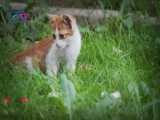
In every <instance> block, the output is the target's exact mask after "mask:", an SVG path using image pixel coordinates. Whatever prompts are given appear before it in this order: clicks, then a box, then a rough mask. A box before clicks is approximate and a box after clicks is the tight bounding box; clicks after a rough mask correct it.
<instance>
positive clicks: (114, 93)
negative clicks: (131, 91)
mask: <svg viewBox="0 0 160 120" xmlns="http://www.w3.org/2000/svg"><path fill="white" fill-rule="evenodd" d="M111 96H112V97H114V98H120V97H121V93H120V92H119V91H115V92H113V93H111Z"/></svg>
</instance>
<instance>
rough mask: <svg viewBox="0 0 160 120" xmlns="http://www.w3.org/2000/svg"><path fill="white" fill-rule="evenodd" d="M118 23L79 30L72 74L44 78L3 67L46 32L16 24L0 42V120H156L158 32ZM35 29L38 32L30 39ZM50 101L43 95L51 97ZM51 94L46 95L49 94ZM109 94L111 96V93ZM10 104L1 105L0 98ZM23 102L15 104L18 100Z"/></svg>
mask: <svg viewBox="0 0 160 120" xmlns="http://www.w3.org/2000/svg"><path fill="white" fill-rule="evenodd" d="M124 21H125V20H124V19H123V18H118V19H116V20H115V19H113V20H110V21H109V22H107V23H106V24H104V25H100V26H97V27H96V28H95V29H90V27H89V26H88V27H81V32H82V38H83V45H82V49H81V54H80V56H79V59H78V63H77V69H76V73H75V74H73V75H70V74H67V73H63V74H60V75H59V76H58V77H55V78H50V77H48V76H46V75H44V74H42V73H41V72H39V71H38V70H35V72H34V73H33V75H32V76H31V75H30V74H28V73H27V72H26V71H25V69H23V67H22V66H13V65H10V64H8V59H9V58H10V56H12V55H14V54H15V53H16V52H18V51H21V50H22V49H24V48H25V47H26V43H28V42H27V41H26V40H25V39H24V37H26V36H27V37H28V36H29V37H31V38H32V37H33V36H32V35H35V34H36V35H37V36H35V37H33V39H39V38H43V37H45V36H47V35H48V34H50V33H51V31H50V28H49V27H48V25H47V24H43V23H40V22H37V21H36V22H34V21H31V22H30V23H28V24H22V25H21V27H20V28H19V29H18V33H17V32H16V33H15V34H14V37H13V35H12V34H10V33H6V34H5V36H4V37H2V38H0V100H1V102H0V119H2V120H14V119H15V120H68V119H70V120H121V119H126V120H159V119H160V85H159V84H160V79H159V77H160V72H159V71H160V56H159V52H160V34H159V33H160V29H158V27H155V26H149V25H145V24H134V25H133V26H131V27H128V26H125V25H124ZM32 25H34V26H38V27H36V29H38V30H39V31H38V32H37V33H35V34H33V31H34V29H32V28H30V30H31V31H29V30H28V27H31V26H32ZM52 91H53V92H55V93H56V96H49V94H50V93H51V92H52ZM53 92H52V93H53ZM113 93H116V95H115V94H113ZM7 96H8V97H10V99H11V102H9V103H8V104H4V98H5V97H7ZM21 97H27V98H28V99H29V102H27V103H20V102H18V101H17V99H18V98H21Z"/></svg>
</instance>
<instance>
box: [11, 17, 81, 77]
mask: <svg viewBox="0 0 160 120" xmlns="http://www.w3.org/2000/svg"><path fill="white" fill-rule="evenodd" d="M50 25H51V27H52V29H53V31H54V34H53V36H52V37H48V38H45V39H43V40H41V41H39V42H38V43H36V44H34V45H33V46H32V47H31V48H28V49H26V50H24V51H23V52H21V53H18V54H17V55H16V56H15V57H14V60H13V61H14V63H15V62H22V63H25V65H26V67H27V69H28V71H30V72H32V71H33V70H34V68H35V67H39V68H40V69H41V70H42V71H43V72H46V73H47V74H48V75H50V76H52V75H56V74H57V72H58V71H59V67H60V64H61V63H63V62H64V63H65V65H66V68H67V70H69V71H71V72H74V71H75V68H76V61H77V58H78V56H79V53H80V49H81V35H80V32H79V28H78V25H77V23H76V19H75V18H74V17H73V16H71V15H53V16H50Z"/></svg>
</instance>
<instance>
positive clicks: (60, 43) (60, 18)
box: [49, 15, 75, 48]
mask: <svg viewBox="0 0 160 120" xmlns="http://www.w3.org/2000/svg"><path fill="white" fill-rule="evenodd" d="M49 22H50V25H51V27H52V29H53V31H54V34H53V35H54V37H55V42H56V45H57V47H59V48H64V47H66V45H67V42H68V40H69V39H68V38H70V37H71V36H72V35H73V32H74V27H73V24H75V18H74V17H73V16H71V15H51V16H50V17H49Z"/></svg>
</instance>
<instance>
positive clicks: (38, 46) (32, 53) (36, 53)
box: [12, 37, 54, 72]
mask: <svg viewBox="0 0 160 120" xmlns="http://www.w3.org/2000/svg"><path fill="white" fill-rule="evenodd" d="M53 42H54V40H53V37H48V38H45V39H42V40H40V41H39V42H38V43H35V44H34V45H33V47H31V48H28V49H26V50H24V51H23V52H20V53H17V54H16V55H15V56H14V58H13V59H12V63H19V62H23V61H24V60H25V58H26V57H31V58H32V63H33V66H34V67H39V68H40V69H41V70H42V71H43V72H44V71H45V57H46V55H47V53H48V50H49V48H50V47H51V45H52V44H53Z"/></svg>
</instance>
